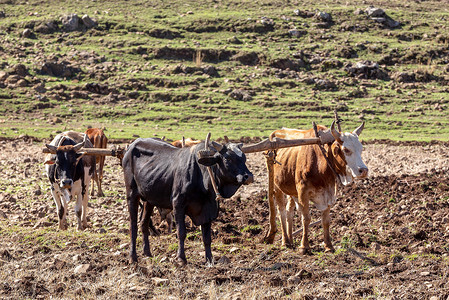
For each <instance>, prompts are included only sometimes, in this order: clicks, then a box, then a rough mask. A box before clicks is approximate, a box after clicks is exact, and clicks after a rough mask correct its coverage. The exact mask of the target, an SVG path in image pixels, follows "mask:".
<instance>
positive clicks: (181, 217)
mask: <svg viewBox="0 0 449 300" xmlns="http://www.w3.org/2000/svg"><path fill="white" fill-rule="evenodd" d="M174 214H175V221H176V231H177V233H178V253H177V255H176V259H177V260H178V262H179V263H180V264H181V266H184V265H186V264H187V259H186V254H185V251H184V242H185V239H186V236H187V232H186V220H185V212H184V211H183V210H179V209H176V208H175V210H174Z"/></svg>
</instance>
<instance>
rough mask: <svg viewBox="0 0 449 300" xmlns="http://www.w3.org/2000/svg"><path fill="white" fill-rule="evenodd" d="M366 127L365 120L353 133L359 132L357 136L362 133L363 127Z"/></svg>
mask: <svg viewBox="0 0 449 300" xmlns="http://www.w3.org/2000/svg"><path fill="white" fill-rule="evenodd" d="M364 127H365V121H363V122H362V125H360V126H359V127H357V128H356V129H355V130H354V131H353V132H352V133H355V134H357V136H360V135H361V134H362V131H363V128H364Z"/></svg>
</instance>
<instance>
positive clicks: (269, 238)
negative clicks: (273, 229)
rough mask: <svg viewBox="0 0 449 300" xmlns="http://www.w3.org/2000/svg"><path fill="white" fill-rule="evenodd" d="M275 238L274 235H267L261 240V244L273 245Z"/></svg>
mask: <svg viewBox="0 0 449 300" xmlns="http://www.w3.org/2000/svg"><path fill="white" fill-rule="evenodd" d="M275 236H276V233H273V234H267V235H266V236H264V238H263V239H262V243H265V244H273V243H274V238H275Z"/></svg>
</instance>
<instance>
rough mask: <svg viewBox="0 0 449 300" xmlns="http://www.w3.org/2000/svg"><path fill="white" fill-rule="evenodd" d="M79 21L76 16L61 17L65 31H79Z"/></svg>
mask: <svg viewBox="0 0 449 300" xmlns="http://www.w3.org/2000/svg"><path fill="white" fill-rule="evenodd" d="M79 20H80V18H79V17H78V15H77V14H70V15H67V16H63V17H61V22H62V26H63V27H64V29H65V30H66V31H75V30H78V29H79Z"/></svg>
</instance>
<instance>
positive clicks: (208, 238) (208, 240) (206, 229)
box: [201, 222, 212, 263]
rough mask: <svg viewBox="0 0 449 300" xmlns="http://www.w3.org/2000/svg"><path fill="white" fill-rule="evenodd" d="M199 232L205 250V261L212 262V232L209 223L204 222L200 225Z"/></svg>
mask: <svg viewBox="0 0 449 300" xmlns="http://www.w3.org/2000/svg"><path fill="white" fill-rule="evenodd" d="M201 233H202V234H203V244H204V250H205V251H206V263H212V250H211V247H210V246H211V244H212V233H211V223H210V222H209V223H205V224H203V225H201Z"/></svg>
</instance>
